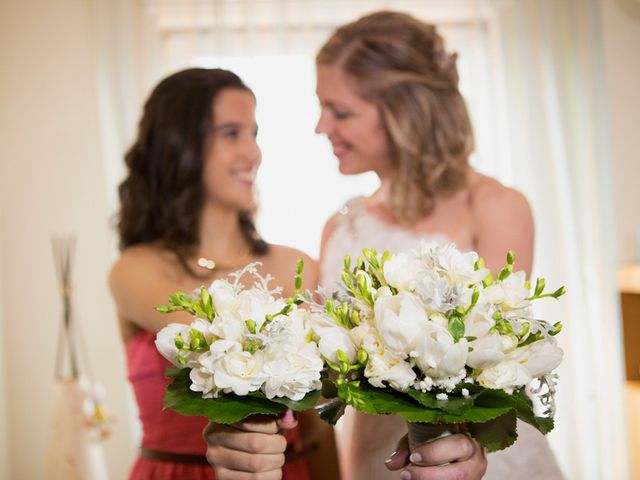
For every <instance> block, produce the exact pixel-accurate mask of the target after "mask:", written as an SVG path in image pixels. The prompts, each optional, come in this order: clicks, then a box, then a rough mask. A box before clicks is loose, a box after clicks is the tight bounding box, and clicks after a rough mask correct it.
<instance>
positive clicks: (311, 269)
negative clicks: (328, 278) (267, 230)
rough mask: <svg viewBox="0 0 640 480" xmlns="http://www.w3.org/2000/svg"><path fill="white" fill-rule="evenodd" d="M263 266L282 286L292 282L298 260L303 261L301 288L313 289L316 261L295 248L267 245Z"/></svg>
mask: <svg viewBox="0 0 640 480" xmlns="http://www.w3.org/2000/svg"><path fill="white" fill-rule="evenodd" d="M263 260H264V261H263V268H264V269H265V271H266V273H270V274H271V275H273V276H274V277H275V278H276V280H277V281H281V283H284V285H283V286H287V285H289V283H293V278H294V276H295V274H296V269H297V265H298V262H299V261H300V260H302V261H303V263H304V270H303V274H302V279H303V289H305V288H309V289H312V290H315V288H316V284H317V282H318V263H317V262H316V260H314V259H313V258H312V257H311V256H309V255H308V254H306V253H305V252H303V251H301V250H298V249H296V248H292V247H288V246H285V245H274V244H270V245H269V252H268V253H267V255H266V256H265V258H264V259H263Z"/></svg>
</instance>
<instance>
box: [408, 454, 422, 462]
mask: <svg viewBox="0 0 640 480" xmlns="http://www.w3.org/2000/svg"><path fill="white" fill-rule="evenodd" d="M409 461H410V462H411V463H413V464H416V463H420V462H422V455H420V454H419V453H418V452H414V453H412V454H411V455H409Z"/></svg>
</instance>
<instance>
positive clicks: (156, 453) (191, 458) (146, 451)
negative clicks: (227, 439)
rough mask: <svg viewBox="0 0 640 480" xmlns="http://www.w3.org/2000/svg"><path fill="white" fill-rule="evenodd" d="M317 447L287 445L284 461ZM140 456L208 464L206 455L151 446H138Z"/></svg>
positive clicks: (312, 445) (298, 458)
mask: <svg viewBox="0 0 640 480" xmlns="http://www.w3.org/2000/svg"><path fill="white" fill-rule="evenodd" d="M317 447H318V445H317V444H316V443H314V444H311V445H310V446H309V447H307V448H305V449H304V450H302V451H300V452H296V451H293V450H292V449H291V446H288V448H287V451H286V452H285V459H286V462H287V463H289V462H293V461H296V460H300V459H301V458H304V457H305V456H306V455H307V454H309V452H311V451H313V450H315V449H316V448H317ZM140 458H145V459H147V460H156V461H158V462H171V463H186V464H190V465H209V461H208V460H207V457H205V456H204V455H191V454H188V453H173V452H161V451H160V450H153V449H152V448H146V447H140Z"/></svg>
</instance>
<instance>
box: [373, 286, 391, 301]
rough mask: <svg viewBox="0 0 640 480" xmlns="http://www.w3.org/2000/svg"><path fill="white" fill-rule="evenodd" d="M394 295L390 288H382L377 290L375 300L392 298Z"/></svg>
mask: <svg viewBox="0 0 640 480" xmlns="http://www.w3.org/2000/svg"><path fill="white" fill-rule="evenodd" d="M391 295H392V293H391V289H390V288H389V287H380V288H379V289H378V290H376V294H375V299H376V300H377V299H379V298H382V297H390V296H391Z"/></svg>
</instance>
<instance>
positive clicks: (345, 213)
mask: <svg viewBox="0 0 640 480" xmlns="http://www.w3.org/2000/svg"><path fill="white" fill-rule="evenodd" d="M364 201H365V197H362V196H360V197H355V198H352V199H350V200H349V201H347V202H346V203H345V204H344V205H343V206H342V208H341V209H340V210H338V211H337V212H334V213H333V214H332V215H331V216H330V217H329V219H328V220H327V221H326V222H325V224H324V227H323V229H322V238H321V241H320V258H322V256H323V252H324V249H325V246H326V244H327V242H328V241H329V239H330V238H331V236H332V235H333V233H334V232H335V230H336V228H337V227H338V225H340V224H341V223H343V222H344V221H345V220H346V219H347V218H349V217H350V216H353V215H354V211H355V210H357V209H358V208H362V207H363V206H364ZM351 218H353V217H351Z"/></svg>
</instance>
